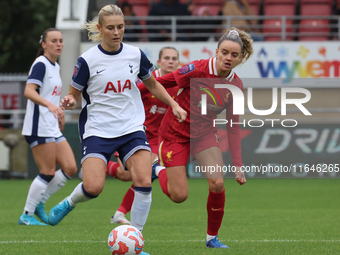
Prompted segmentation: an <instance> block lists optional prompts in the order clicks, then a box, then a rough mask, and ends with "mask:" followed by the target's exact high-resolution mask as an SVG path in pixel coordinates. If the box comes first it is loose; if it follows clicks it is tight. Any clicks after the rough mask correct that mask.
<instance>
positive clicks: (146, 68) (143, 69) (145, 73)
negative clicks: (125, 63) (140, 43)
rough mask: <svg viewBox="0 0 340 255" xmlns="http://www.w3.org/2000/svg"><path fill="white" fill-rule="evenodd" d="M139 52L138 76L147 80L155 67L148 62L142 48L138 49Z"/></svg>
mask: <svg viewBox="0 0 340 255" xmlns="http://www.w3.org/2000/svg"><path fill="white" fill-rule="evenodd" d="M140 53H141V58H140V65H139V74H138V77H139V78H140V79H141V80H147V79H149V78H150V77H151V75H152V72H153V71H154V70H155V67H154V65H153V64H152V63H151V62H150V60H149V59H148V58H147V56H146V55H145V53H144V52H143V51H142V50H140Z"/></svg>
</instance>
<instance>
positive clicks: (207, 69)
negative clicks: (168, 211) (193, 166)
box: [155, 28, 253, 248]
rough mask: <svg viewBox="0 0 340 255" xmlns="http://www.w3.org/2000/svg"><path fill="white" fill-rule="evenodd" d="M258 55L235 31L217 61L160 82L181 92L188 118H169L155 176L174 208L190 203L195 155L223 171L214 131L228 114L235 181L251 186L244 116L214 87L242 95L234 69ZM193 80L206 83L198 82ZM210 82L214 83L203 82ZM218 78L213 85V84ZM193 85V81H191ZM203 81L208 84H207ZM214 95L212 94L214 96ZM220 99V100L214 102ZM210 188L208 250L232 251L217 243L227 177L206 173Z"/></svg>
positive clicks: (161, 133) (199, 63)
mask: <svg viewBox="0 0 340 255" xmlns="http://www.w3.org/2000/svg"><path fill="white" fill-rule="evenodd" d="M252 54H253V48H252V39H251V37H250V35H249V34H247V33H246V32H245V31H243V30H238V29H236V28H232V30H230V31H228V32H227V33H226V34H224V35H223V36H222V37H221V38H220V40H219V42H218V46H217V49H216V55H215V57H214V58H210V59H205V60H198V61H194V62H192V63H190V64H188V65H186V66H183V67H182V68H181V69H179V70H176V71H174V72H172V73H170V74H167V75H164V76H162V77H159V78H157V80H158V81H159V82H160V83H161V84H162V85H163V86H164V87H166V88H167V87H169V86H176V85H177V86H178V87H179V88H180V90H179V91H178V93H177V96H176V98H175V100H176V101H177V102H178V103H179V104H180V105H181V106H182V107H183V109H185V110H186V111H187V112H188V118H187V119H186V120H185V122H183V123H175V122H174V119H173V118H172V116H170V115H169V112H167V113H166V114H165V116H164V118H163V121H162V123H161V126H160V128H159V136H160V137H159V153H158V156H159V159H160V163H161V165H162V166H165V167H166V168H164V167H161V166H157V167H156V168H155V174H156V175H157V176H158V178H159V183H160V185H161V188H162V190H163V192H164V193H165V194H166V195H167V196H168V197H169V198H170V199H171V200H172V201H174V202H176V203H181V202H183V201H185V200H186V199H187V197H188V183H187V176H186V164H187V162H188V159H189V156H190V153H191V155H192V156H193V158H195V159H196V160H197V162H198V164H199V166H201V167H203V168H204V167H205V168H207V167H210V166H216V165H217V166H219V167H221V168H222V167H223V165H224V164H223V158H222V151H221V149H220V145H219V138H218V136H217V127H216V126H215V127H213V125H212V123H213V120H214V119H217V114H219V113H221V112H222V111H223V110H225V109H226V120H228V123H229V124H227V134H228V144H229V149H230V153H231V158H232V162H233V165H234V166H235V179H236V181H237V182H238V183H239V184H240V185H242V184H244V183H246V178H245V174H244V172H243V171H241V166H242V158H241V138H240V128H239V124H233V125H230V123H231V122H232V123H239V116H238V115H234V114H233V96H232V94H231V93H230V91H229V90H228V89H215V88H214V85H215V84H222V83H225V84H232V85H234V86H237V87H238V88H239V89H241V90H242V91H243V84H242V81H241V80H240V79H239V78H238V76H237V75H236V73H235V72H234V71H233V68H234V67H236V66H237V65H239V64H242V63H245V62H246V61H247V60H248V59H249V58H250V56H251V55H252ZM193 78H202V79H200V80H197V79H195V80H193ZM204 78H209V79H204ZM212 78H214V79H212ZM190 79H191V81H190ZM203 79H204V80H203ZM209 91H210V92H209ZM209 93H210V94H211V95H212V94H214V98H212V97H211V96H208V97H207V114H206V115H202V113H201V110H202V109H201V105H202V101H201V100H202V99H201V98H202V95H203V94H205V95H207V94H209ZM215 98H216V100H215ZM205 176H206V178H207V181H208V184H209V195H208V201H207V212H208V226H207V238H206V246H207V247H209V248H229V247H228V246H227V245H225V244H222V243H220V242H219V240H218V236H217V235H218V230H219V228H220V226H221V223H222V219H223V215H224V206H225V189H224V181H223V172H222V171H220V172H215V173H213V174H212V173H210V172H207V173H205Z"/></svg>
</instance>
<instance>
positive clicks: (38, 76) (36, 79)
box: [26, 62, 46, 87]
mask: <svg viewBox="0 0 340 255" xmlns="http://www.w3.org/2000/svg"><path fill="white" fill-rule="evenodd" d="M45 72H46V66H45V64H44V63H43V62H38V63H36V64H35V65H34V66H33V68H32V71H31V74H30V75H29V76H28V79H27V82H26V84H27V83H33V84H37V85H38V86H40V87H41V86H42V85H43V80H44V76H45Z"/></svg>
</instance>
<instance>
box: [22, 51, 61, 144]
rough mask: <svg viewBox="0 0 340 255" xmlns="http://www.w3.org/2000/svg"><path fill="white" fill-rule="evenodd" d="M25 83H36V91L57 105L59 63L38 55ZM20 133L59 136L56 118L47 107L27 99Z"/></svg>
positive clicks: (59, 92) (59, 89)
mask: <svg viewBox="0 0 340 255" xmlns="http://www.w3.org/2000/svg"><path fill="white" fill-rule="evenodd" d="M27 83H33V84H37V85H38V86H39V88H38V89H37V92H38V93H39V95H40V96H41V97H43V98H45V99H46V100H47V101H49V102H51V103H52V104H54V105H56V106H59V103H60V94H61V87H62V82H61V78H60V67H59V64H58V63H57V62H56V63H54V64H53V63H52V62H51V61H49V60H48V59H47V58H46V57H45V56H43V55H42V56H39V57H38V58H36V60H35V61H34V62H33V64H32V66H31V69H30V71H29V76H28V79H27ZM22 134H23V135H26V136H39V137H55V138H57V137H59V136H61V135H62V133H61V132H60V129H59V124H58V119H57V118H55V117H54V115H53V114H52V113H51V112H50V111H49V110H48V108H47V107H45V106H41V105H37V104H35V103H33V102H32V101H31V100H29V99H28V100H27V106H26V115H25V120H24V125H23V128H22Z"/></svg>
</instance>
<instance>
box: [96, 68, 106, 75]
mask: <svg viewBox="0 0 340 255" xmlns="http://www.w3.org/2000/svg"><path fill="white" fill-rule="evenodd" d="M105 70H106V69H103V70H100V71H97V74H99V73H101V72H104V71H105Z"/></svg>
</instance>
